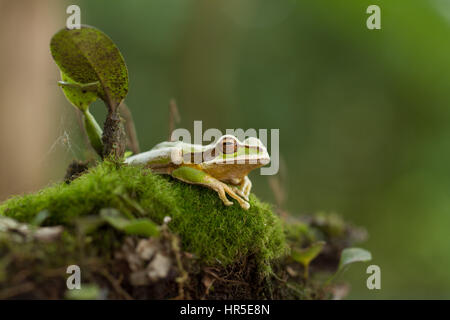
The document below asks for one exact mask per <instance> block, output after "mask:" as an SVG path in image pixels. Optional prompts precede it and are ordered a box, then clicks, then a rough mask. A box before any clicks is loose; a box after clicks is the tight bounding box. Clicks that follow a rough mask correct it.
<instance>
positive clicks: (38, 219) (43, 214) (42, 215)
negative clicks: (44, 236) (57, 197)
mask: <svg viewBox="0 0 450 320" xmlns="http://www.w3.org/2000/svg"><path fill="white" fill-rule="evenodd" d="M49 216H50V212H48V210H47V209H44V210H42V211H39V212H38V214H37V215H36V216H35V217H34V218H33V220H32V221H31V224H32V225H33V226H40V225H41V224H42V223H43V222H44V220H45V219H47V218H48V217H49Z"/></svg>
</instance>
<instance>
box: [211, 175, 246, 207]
mask: <svg viewBox="0 0 450 320" xmlns="http://www.w3.org/2000/svg"><path fill="white" fill-rule="evenodd" d="M205 180H206V181H207V183H206V184H205V185H206V186H208V187H210V188H211V189H213V190H215V191H217V193H218V194H219V197H220V199H221V200H222V201H223V203H224V204H225V205H226V206H231V205H232V204H233V202H231V201H230V200H228V198H227V195H229V196H230V197H232V198H233V199H235V200H236V201H237V202H238V203H239V205H240V206H241V207H242V209H244V210H248V209H249V208H250V204H249V203H248V202H247V201H246V200H245V197H243V196H240V195H239V194H238V193H237V192H235V190H234V189H233V188H232V187H230V186H229V185H227V184H226V183H223V182H221V181H219V180H217V179H215V178H213V177H211V176H207V177H206V178H205ZM243 198H244V199H243Z"/></svg>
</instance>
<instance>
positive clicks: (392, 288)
mask: <svg viewBox="0 0 450 320" xmlns="http://www.w3.org/2000/svg"><path fill="white" fill-rule="evenodd" d="M69 4H78V5H79V6H80V7H81V20H82V23H84V24H89V25H93V26H96V27H98V28H99V29H101V30H103V31H104V32H105V33H106V34H108V35H109V36H110V37H111V38H112V39H113V40H114V42H115V43H116V44H117V45H118V47H119V48H120V50H121V51H122V54H123V55H124V57H125V60H126V62H127V65H128V69H129V76H130V91H129V94H128V96H127V99H126V102H127V104H128V106H129V107H130V109H131V110H132V112H133V115H134V118H135V123H136V127H137V132H138V136H139V140H140V145H141V148H142V149H149V148H151V147H152V146H153V145H154V144H156V143H158V142H160V141H162V140H165V139H166V138H167V136H168V114H169V111H168V103H169V100H170V99H171V98H175V99H176V101H177V103H178V106H179V111H180V115H181V123H180V124H179V125H178V126H179V127H183V128H187V129H190V130H192V128H193V121H194V120H202V121H203V128H204V129H207V128H218V129H220V130H222V131H225V129H226V128H243V129H248V128H256V129H260V128H267V129H270V128H279V129H280V151H281V155H282V158H283V164H284V165H283V167H282V169H283V173H284V174H283V176H284V177H285V178H284V179H282V182H283V185H284V188H285V192H286V195H287V200H286V203H285V209H286V210H288V211H289V212H291V213H292V214H304V213H312V212H318V211H328V212H338V213H340V214H341V215H343V216H344V217H345V218H346V219H348V220H350V221H352V222H354V223H355V224H357V225H361V226H365V227H366V228H367V230H368V232H369V234H370V238H369V240H368V241H367V242H366V243H364V244H363V245H362V246H363V247H365V248H367V249H369V250H370V251H371V252H372V254H373V257H374V260H373V263H374V264H378V265H379V266H380V267H381V272H382V289H381V290H379V291H369V290H368V289H367V288H366V286H365V283H366V278H367V275H366V274H365V266H363V265H360V266H356V265H355V266H354V267H352V268H351V269H350V270H349V271H348V272H347V273H346V274H345V275H344V276H343V278H344V279H345V280H348V281H350V283H351V285H352V291H351V294H350V296H349V298H361V299H365V298H370V299H378V298H387V299H390V298H396V299H399V298H402V299H409V298H450V36H449V35H450V2H449V1H447V0H428V1H422V0H397V1H389V0H386V1H377V0H370V1H367V0H345V1H343V0H339V1H337V0H330V1H324V0H314V1H306V0H304V1H301V0H297V1H294V0H283V1H280V0H218V1H211V0H170V1H167V0H153V1H144V0H128V1H107V0H95V1H92V0H90V1H87V0H85V1H70V2H68V1H61V0H21V1H11V0H9V1H7V0H0V46H1V50H0V101H1V103H0V150H1V151H2V152H1V158H0V159H1V160H0V200H3V199H5V198H7V197H8V196H10V195H13V194H20V193H25V192H30V191H36V190H38V189H39V188H41V187H43V186H45V185H48V184H49V183H52V182H55V181H60V180H61V179H62V177H63V176H64V172H65V168H66V166H67V164H68V163H69V162H70V161H71V160H72V159H74V158H80V159H83V158H87V157H89V156H90V155H91V154H90V153H89V152H87V151H86V150H87V147H86V144H85V141H84V140H83V138H82V136H81V135H80V129H79V127H78V123H77V118H76V113H75V109H74V108H73V107H72V106H71V105H70V104H69V103H68V102H67V101H66V100H65V99H64V96H63V94H62V92H61V90H60V89H59V88H58V87H57V85H56V81H57V80H59V72H58V69H57V68H56V66H55V64H54V63H53V61H52V59H51V55H50V52H49V47H48V45H49V41H50V38H51V36H52V35H53V34H54V33H55V32H56V31H57V30H59V29H60V28H62V27H63V26H64V25H65V23H66V19H67V17H68V15H67V14H66V8H67V6H68V5H69ZM371 4H378V5H379V6H380V7H381V24H382V29H381V30H374V31H371V30H368V29H367V28H366V19H367V17H368V14H366V8H367V7H368V6H369V5H371ZM92 111H93V113H94V114H95V115H96V117H98V118H99V119H100V121H102V119H104V114H105V108H104V107H103V105H102V103H100V102H99V103H96V104H95V105H94V106H93V108H92ZM252 178H253V180H254V191H255V193H256V194H257V195H258V196H260V197H261V198H262V199H264V200H266V201H270V202H275V197H274V195H273V192H272V191H271V189H270V187H269V179H268V177H261V176H258V174H257V173H253V174H252Z"/></svg>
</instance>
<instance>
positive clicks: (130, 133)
mask: <svg viewBox="0 0 450 320" xmlns="http://www.w3.org/2000/svg"><path fill="white" fill-rule="evenodd" d="M119 112H120V115H121V116H122V117H123V118H124V120H125V131H126V133H127V146H128V148H130V150H131V151H133V153H134V154H137V153H139V152H140V149H139V141H138V138H137V134H136V127H135V125H134V121H133V116H132V115H131V111H130V109H129V108H128V106H127V105H126V104H125V102H122V103H121V104H120V105H119Z"/></svg>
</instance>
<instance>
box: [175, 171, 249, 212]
mask: <svg viewBox="0 0 450 320" xmlns="http://www.w3.org/2000/svg"><path fill="white" fill-rule="evenodd" d="M172 176H173V177H174V178H177V179H179V180H181V181H184V182H187V183H191V184H198V185H203V186H205V187H208V188H210V189H213V190H214V191H216V192H217V194H218V195H219V198H220V199H221V200H222V202H223V203H224V204H225V205H226V206H231V205H233V202H231V201H230V200H229V199H228V197H227V195H229V196H230V197H231V198H233V199H235V200H236V201H237V202H238V203H239V205H240V206H241V207H242V209H244V210H248V209H249V208H250V204H249V203H248V202H247V201H245V200H244V199H243V197H241V196H239V195H238V194H237V193H236V192H235V191H234V190H233V189H232V187H230V186H229V185H227V184H226V183H223V182H221V181H219V180H217V179H216V178H214V177H212V176H210V175H208V174H205V173H204V172H203V171H200V170H197V169H194V168H189V167H180V168H177V169H175V170H174V171H173V172H172Z"/></svg>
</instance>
